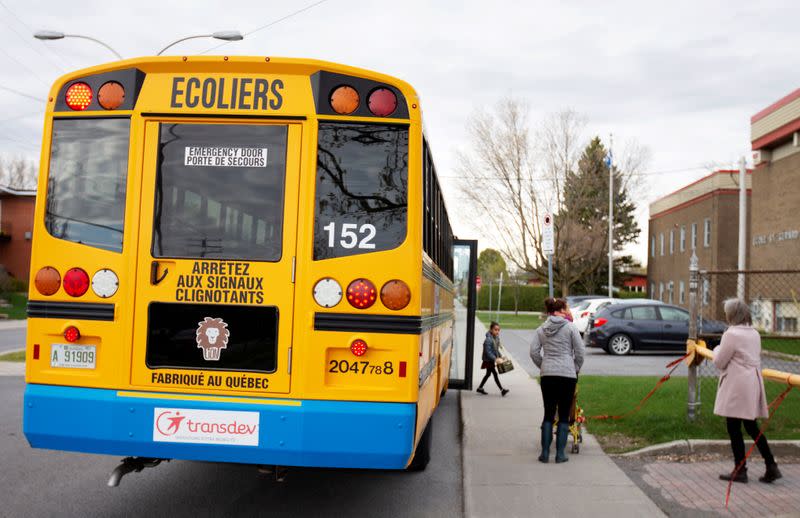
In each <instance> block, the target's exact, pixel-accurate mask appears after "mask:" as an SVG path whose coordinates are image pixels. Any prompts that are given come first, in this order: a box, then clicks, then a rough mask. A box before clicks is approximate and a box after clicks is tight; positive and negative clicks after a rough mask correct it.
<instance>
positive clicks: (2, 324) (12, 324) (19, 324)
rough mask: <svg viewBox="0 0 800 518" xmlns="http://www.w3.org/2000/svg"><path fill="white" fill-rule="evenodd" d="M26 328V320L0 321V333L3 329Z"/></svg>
mask: <svg viewBox="0 0 800 518" xmlns="http://www.w3.org/2000/svg"><path fill="white" fill-rule="evenodd" d="M25 327H28V321H27V320H26V319H24V318H23V319H21V320H0V331H2V330H4V329H23V328H25Z"/></svg>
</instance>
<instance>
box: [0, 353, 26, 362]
mask: <svg viewBox="0 0 800 518" xmlns="http://www.w3.org/2000/svg"><path fill="white" fill-rule="evenodd" d="M24 361H25V351H15V352H13V353H5V354H0V362H24Z"/></svg>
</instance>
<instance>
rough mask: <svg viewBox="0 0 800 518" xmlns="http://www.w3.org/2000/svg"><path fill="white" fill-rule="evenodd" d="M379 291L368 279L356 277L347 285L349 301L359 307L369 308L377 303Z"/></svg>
mask: <svg viewBox="0 0 800 518" xmlns="http://www.w3.org/2000/svg"><path fill="white" fill-rule="evenodd" d="M377 297H378V291H377V290H376V289H375V285H374V284H372V282H370V281H368V280H367V279H356V280H354V281H353V282H351V283H350V285H349V286H348V287H347V302H349V303H350V305H351V306H353V307H354V308H357V309H367V308H368V307H370V306H372V305H373V304H375V299H376V298H377Z"/></svg>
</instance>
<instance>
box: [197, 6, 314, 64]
mask: <svg viewBox="0 0 800 518" xmlns="http://www.w3.org/2000/svg"><path fill="white" fill-rule="evenodd" d="M327 1H328V0H320V1H319V2H315V3H313V4H309V5H307V6H305V7H303V8H302V9H299V10H297V11H295V12H293V13H290V14H287V15H286V16H284V17H283V18H278V19H277V20H275V21H272V22H269V23H268V24H266V25H262V26H261V27H258V28H257V29H253V30H252V31H250V32H246V33H245V34H244V35H245V36H250V35H251V34H254V33H256V32H258V31H260V30H263V29H266V28H267V27H272V26H273V25H275V24H277V23H280V22H282V21H284V20H287V19H289V18H291V17H292V16H296V15H298V14H300V13H303V12H305V11H308V10H309V9H313V8H314V7H316V6H318V5H320V4H324V3H325V2H327ZM230 43H231V42H230V41H226V42H225V43H220V44H219V45H216V46H214V47H211V48H210V49H206V50H204V51H203V52H201V53H200V54H205V53H206V52H211V51H212V50H216V49H218V48H220V47H224V46H225V45H228V44H230Z"/></svg>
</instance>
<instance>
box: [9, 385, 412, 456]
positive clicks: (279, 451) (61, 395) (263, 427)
mask: <svg viewBox="0 0 800 518" xmlns="http://www.w3.org/2000/svg"><path fill="white" fill-rule="evenodd" d="M127 394H130V393H129V392H128V393H127ZM232 399H233V398H232ZM295 401H296V400H295ZM301 403H302V404H301V405H299V406H286V405H269V404H252V403H236V402H217V401H197V400H176V399H157V398H152V397H147V398H136V397H120V396H118V395H117V391H116V390H105V389H90V388H76V387H60V386H52V385H33V384H29V385H28V386H27V387H26V389H25V403H24V405H25V406H24V416H23V431H24V433H25V436H26V437H27V439H28V442H29V443H30V444H31V446H33V447H34V448H46V449H53V450H66V451H76V452H85V453H100V454H107V455H121V456H136V457H154V458H163V459H186V460H199V461H215V462H234V463H244V464H277V465H281V466H316V467H332V468H376V469H402V468H404V467H405V465H406V463H407V461H408V459H409V457H410V456H411V449H412V447H413V441H414V427H415V422H416V405H415V404H413V403H369V402H349V401H316V400H302V402H301ZM155 408H168V409H201V410H227V411H244V412H258V413H259V424H260V430H259V441H258V442H259V444H258V446H239V445H220V444H188V443H174V442H156V441H154V440H153V421H154V412H155V411H154V409H155Z"/></svg>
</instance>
